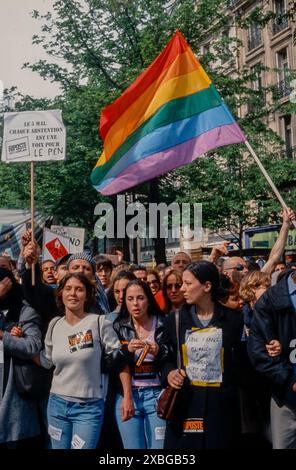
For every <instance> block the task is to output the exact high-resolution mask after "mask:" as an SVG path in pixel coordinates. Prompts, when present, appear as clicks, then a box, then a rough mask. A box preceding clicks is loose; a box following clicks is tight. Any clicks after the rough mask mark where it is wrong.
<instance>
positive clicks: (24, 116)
mask: <svg viewBox="0 0 296 470" xmlns="http://www.w3.org/2000/svg"><path fill="white" fill-rule="evenodd" d="M65 156H66V129H65V126H64V124H63V121H62V112H61V110H59V109H53V110H46V111H22V112H19V113H5V114H4V133H3V145H2V160H3V161H4V162H6V163H16V162H44V161H50V160H64V159H65Z"/></svg>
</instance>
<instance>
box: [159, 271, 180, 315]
mask: <svg viewBox="0 0 296 470" xmlns="http://www.w3.org/2000/svg"><path fill="white" fill-rule="evenodd" d="M181 287H182V272H181V271H177V270H176V269H173V270H172V271H170V272H169V273H168V274H167V275H166V276H165V277H164V280H163V284H162V292H163V296H164V299H165V307H164V309H163V310H164V312H165V313H166V314H169V313H171V312H174V311H175V310H176V309H179V308H180V307H181V306H182V305H183V304H184V303H185V300H184V295H183V292H182V291H181Z"/></svg>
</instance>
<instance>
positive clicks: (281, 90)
mask: <svg viewBox="0 0 296 470" xmlns="http://www.w3.org/2000/svg"><path fill="white" fill-rule="evenodd" d="M277 68H278V72H277V83H278V85H277V87H278V95H279V97H280V98H284V97H286V96H288V95H289V94H290V92H291V87H290V86H289V82H288V74H289V62H288V51H287V48H285V49H282V50H281V51H279V52H277Z"/></svg>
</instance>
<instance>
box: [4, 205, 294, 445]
mask: <svg viewBox="0 0 296 470" xmlns="http://www.w3.org/2000/svg"><path fill="white" fill-rule="evenodd" d="M293 220H295V214H294V212H293V211H291V210H286V211H284V215H283V225H282V229H281V231H280V233H279V237H278V239H277V241H276V243H275V245H274V247H273V249H272V251H271V253H270V256H269V259H268V260H267V262H266V263H264V264H263V263H262V264H259V263H255V262H254V261H252V260H246V259H244V258H242V257H238V256H229V254H230V253H229V252H228V249H227V243H222V244H221V245H218V246H216V247H214V248H213V250H212V253H211V255H210V257H209V259H208V260H200V261H195V262H192V260H191V257H190V255H189V254H188V253H185V252H178V253H177V254H176V255H175V256H174V258H173V259H172V262H171V264H170V265H169V266H167V265H159V266H157V267H156V268H155V269H152V268H147V267H146V266H144V265H131V264H129V263H126V262H124V260H122V259H119V260H118V264H117V266H114V265H113V264H112V262H111V261H110V259H109V258H108V257H107V256H105V255H97V256H95V257H92V256H91V255H90V254H89V253H87V252H82V253H76V254H71V255H66V256H64V257H62V258H60V259H58V260H57V261H56V262H53V261H51V260H42V261H41V262H40V260H39V248H38V246H37V244H36V242H35V241H34V240H32V239H31V238H32V235H31V233H30V231H28V232H26V233H25V234H24V236H23V239H22V242H23V246H22V252H21V256H20V259H19V260H18V265H17V266H16V265H15V264H14V263H13V262H12V261H11V260H10V258H9V257H8V256H6V255H2V256H0V447H3V448H30V447H36V446H37V447H43V448H53V449H95V448H101V449H104V448H111V447H112V448H114V447H115V448H125V449H163V448H166V449H218V448H248V447H249V448H254V447H259V448H271V447H273V448H275V449H286V448H296V266H294V265H291V266H288V267H287V266H285V264H284V263H283V260H282V255H283V252H284V247H285V243H286V239H287V235H288V231H289V228H290V223H291V221H293ZM16 268H18V269H16ZM32 269H34V270H35V283H32ZM176 317H177V319H178V321H177V323H176ZM176 325H177V326H176ZM176 328H178V331H177V330H176ZM178 355H179V357H180V360H181V366H180V365H179V364H178V361H177V357H178ZM19 360H22V361H24V362H26V363H30V364H34V366H37V368H42V369H46V370H48V371H49V374H51V376H50V377H51V379H50V382H49V385H48V390H47V393H46V395H45V396H40V397H34V398H32V397H29V398H28V396H24V395H22V394H21V393H20V392H19V390H18V386H17V370H16V364H17V363H18V361H19ZM167 385H170V386H171V387H173V388H175V389H177V390H179V393H178V400H177V402H176V406H175V409H174V413H173V417H172V419H171V420H170V421H165V420H163V419H161V418H159V417H158V415H157V412H156V402H157V399H158V397H159V395H160V393H161V391H162V390H163V388H165V387H166V386H167Z"/></svg>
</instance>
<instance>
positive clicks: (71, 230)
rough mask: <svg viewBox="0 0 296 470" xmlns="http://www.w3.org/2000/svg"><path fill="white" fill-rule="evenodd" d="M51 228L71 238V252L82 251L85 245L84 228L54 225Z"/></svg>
mask: <svg viewBox="0 0 296 470" xmlns="http://www.w3.org/2000/svg"><path fill="white" fill-rule="evenodd" d="M51 230H53V231H54V232H56V233H59V234H61V235H64V236H65V237H69V238H70V253H82V251H83V247H84V233H85V229H84V228H78V227H62V226H61V225H52V226H51Z"/></svg>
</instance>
